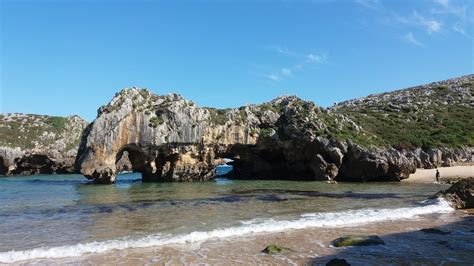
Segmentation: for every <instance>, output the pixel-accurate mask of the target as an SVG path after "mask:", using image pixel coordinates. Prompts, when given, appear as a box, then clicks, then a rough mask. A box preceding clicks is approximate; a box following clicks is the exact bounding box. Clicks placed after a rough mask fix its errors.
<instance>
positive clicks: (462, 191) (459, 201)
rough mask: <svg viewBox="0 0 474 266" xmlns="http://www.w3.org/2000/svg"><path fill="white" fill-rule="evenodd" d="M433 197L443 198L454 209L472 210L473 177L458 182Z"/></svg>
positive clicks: (473, 204) (473, 206)
mask: <svg viewBox="0 0 474 266" xmlns="http://www.w3.org/2000/svg"><path fill="white" fill-rule="evenodd" d="M435 197H443V198H445V199H446V200H447V201H448V202H449V204H450V205H451V206H452V207H453V208H455V209H469V208H474V177H471V178H467V179H464V180H460V181H458V182H456V183H455V184H453V185H452V186H451V187H450V188H448V189H447V190H444V191H440V192H438V193H437V194H436V195H435Z"/></svg>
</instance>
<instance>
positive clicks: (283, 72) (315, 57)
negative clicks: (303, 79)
mask: <svg viewBox="0 0 474 266" xmlns="http://www.w3.org/2000/svg"><path fill="white" fill-rule="evenodd" d="M272 50H273V51H274V52H276V53H279V54H284V55H287V56H291V57H294V58H298V59H299V61H297V62H296V63H295V64H294V65H292V66H285V67H282V68H280V70H279V71H278V72H274V73H270V74H265V75H263V76H264V77H265V78H267V79H269V80H271V81H281V80H282V79H283V78H285V77H291V76H294V74H295V72H300V71H303V70H304V68H305V67H307V66H308V65H311V64H322V63H324V62H325V61H326V56H325V55H320V54H316V53H308V54H304V53H298V52H294V51H290V50H288V49H286V48H283V47H281V46H272Z"/></svg>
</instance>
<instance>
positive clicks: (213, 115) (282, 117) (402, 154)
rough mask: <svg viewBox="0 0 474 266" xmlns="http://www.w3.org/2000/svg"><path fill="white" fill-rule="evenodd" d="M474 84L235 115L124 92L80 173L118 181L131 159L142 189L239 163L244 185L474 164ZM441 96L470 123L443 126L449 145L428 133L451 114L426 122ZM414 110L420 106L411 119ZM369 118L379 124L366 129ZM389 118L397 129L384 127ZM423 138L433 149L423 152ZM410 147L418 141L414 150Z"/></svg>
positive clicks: (96, 126)
mask: <svg viewBox="0 0 474 266" xmlns="http://www.w3.org/2000/svg"><path fill="white" fill-rule="evenodd" d="M473 80H474V76H467V77H462V78H460V79H455V80H451V81H447V82H445V83H441V84H442V85H443V86H446V87H442V88H440V87H439V86H441V85H439V84H438V85H436V86H435V85H427V86H425V87H421V88H418V87H417V88H415V89H411V90H405V91H397V92H394V93H393V94H382V95H378V96H370V97H369V98H367V99H363V100H355V101H352V102H346V103H342V104H340V105H337V106H335V107H332V108H329V109H323V108H320V107H317V106H316V105H315V104H314V103H312V102H309V101H304V100H301V99H299V98H298V97H295V96H282V97H279V98H276V99H275V100H273V101H270V102H268V103H264V104H260V105H248V106H244V107H240V108H236V109H213V108H200V107H198V106H196V105H195V104H194V103H193V102H192V101H188V100H186V99H184V98H182V97H181V96H179V95H176V94H170V95H165V96H158V95H155V94H153V93H152V92H150V91H148V90H146V89H138V88H130V89H124V90H122V91H121V92H120V93H117V94H116V95H115V97H114V98H113V99H112V100H111V102H110V103H109V104H108V105H106V106H102V107H101V108H99V110H98V116H97V118H96V120H95V121H94V122H93V123H92V124H91V125H90V126H89V127H88V128H87V129H86V130H85V131H84V135H83V138H82V141H81V146H80V148H79V152H78V156H77V159H76V164H77V168H78V169H81V173H82V174H84V175H85V176H86V177H87V178H89V179H92V180H94V181H95V182H97V183H112V182H114V181H115V177H116V174H117V173H118V172H120V171H122V169H121V166H118V164H121V161H122V158H123V154H125V153H126V154H127V157H128V160H129V162H130V166H129V167H130V168H131V169H132V170H133V171H134V172H140V173H142V178H143V180H144V181H203V180H208V179H210V178H213V177H215V175H216V173H215V169H216V166H217V165H219V164H223V159H224V158H230V159H232V160H233V162H232V165H233V171H232V172H231V173H230V174H229V176H230V177H232V178H239V179H287V180H332V179H335V180H338V181H397V180H401V179H404V178H408V176H409V175H410V174H411V173H413V172H414V171H415V170H416V168H417V167H425V168H432V167H437V166H443V165H455V164H464V163H466V164H467V163H472V153H473V146H472V143H471V142H472V139H470V137H469V136H470V135H469V134H472V131H466V128H467V129H470V128H471V127H472V126H473V125H472V121H471V119H470V118H469V119H466V118H468V117H469V116H470V115H471V114H473V107H472V106H471V105H470V104H469V103H467V104H466V101H467V102H469V100H470V98H469V97H470V96H469V97H468V94H469V95H470V90H471V89H472V84H473ZM442 93H446V95H444V96H443V97H444V98H446V97H447V96H449V97H448V98H449V99H450V100H449V103H448V105H450V106H449V108H451V109H452V108H454V109H453V110H455V111H456V114H458V113H457V112H460V113H459V115H462V117H461V118H459V117H453V119H456V121H458V120H462V119H465V121H464V120H462V122H463V123H464V125H465V126H464V127H458V125H457V124H455V125H451V123H447V124H444V122H443V121H445V120H440V121H439V123H440V124H438V126H440V125H442V126H443V128H448V129H452V130H450V131H449V132H450V134H451V135H453V136H452V138H451V137H449V138H448V137H446V138H445V142H443V138H442V137H439V136H438V135H437V134H439V133H440V132H434V133H433V132H431V130H432V128H430V127H427V128H426V127H425V124H426V123H427V121H430V119H431V118H430V117H434V118H433V119H435V120H436V121H438V120H437V119H438V118H439V117H438V116H439V115H441V113H442V117H443V118H444V119H446V118H447V117H446V116H447V115H449V114H451V113H450V112H445V111H444V110H443V109H439V110H438V111H439V112H434V113H432V116H430V114H427V113H426V112H427V110H428V109H427V108H428V107H429V106H431V105H434V104H439V101H440V100H439V98H440V96H439V95H440V94H442ZM410 95H412V96H413V97H415V98H417V97H418V98H419V97H420V95H421V96H424V97H426V99H425V98H421V99H418V98H417V99H410ZM414 101H415V103H413V102H414ZM418 101H420V104H418ZM401 103H404V104H403V105H402V104H401ZM428 103H429V104H428ZM430 104H431V105H430ZM412 105H413V106H421V107H416V108H414V110H415V109H416V111H413V112H412V111H410V110H411V109H409V107H410V106H412ZM387 106H388V107H387ZM390 106H391V107H390ZM394 106H398V107H397V108H398V109H397V108H395V107H394ZM407 108H408V109H407ZM417 108H418V109H417ZM429 108H432V107H429ZM392 109H393V110H401V111H393V110H392ZM404 110H405V111H404ZM441 111H443V112H441ZM461 113H462V114H461ZM369 114H370V115H373V116H374V117H376V118H377V119H379V118H380V119H381V120H380V121H379V120H370V119H368V120H367V119H366V118H367V117H371V116H369ZM390 116H392V118H393V119H394V121H388V122H387V123H385V122H386V121H385V120H383V119H386V117H390ZM364 119H365V120H364ZM400 119H402V120H403V121H408V120H409V119H412V120H410V121H411V122H410V126H411V127H417V128H416V130H415V129H414V130H413V132H415V133H413V134H415V135H413V136H412V135H407V136H406V135H404V134H402V133H403V132H405V131H404V127H405V126H406V125H405V124H404V123H402V122H399V120H400ZM426 119H428V120H426ZM377 121H378V122H377ZM384 121H385V122H384ZM375 122H377V123H379V124H375V125H374V124H373V123H375ZM407 123H408V122H407ZM394 127H398V128H394ZM450 127H451V128H450ZM423 130H424V131H423ZM453 130H454V132H453ZM392 131H394V132H392ZM397 131H398V132H397ZM385 132H390V134H389V133H387V134H385ZM409 132H410V134H412V131H409ZM393 133H395V135H393ZM416 134H420V136H424V137H422V140H423V141H425V142H426V143H425V144H426V145H425V144H423V145H418V144H417V142H416V141H418V140H419V137H418V135H416ZM451 135H450V136H451ZM397 136H398V138H397ZM411 138H413V139H414V140H416V141H412V142H409V143H408V142H406V141H411ZM458 142H461V144H463V145H460V144H459V143H458ZM428 144H432V145H431V146H430V145H428ZM433 145H438V146H433ZM456 146H457V147H456Z"/></svg>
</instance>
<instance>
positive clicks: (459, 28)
mask: <svg viewBox="0 0 474 266" xmlns="http://www.w3.org/2000/svg"><path fill="white" fill-rule="evenodd" d="M452 29H453V30H454V31H455V32H457V33H459V34H461V35H464V36H465V37H467V38H472V37H471V36H470V35H469V34H468V33H467V32H466V30H465V29H464V27H462V26H461V25H460V24H459V23H457V24H454V26H453V27H452Z"/></svg>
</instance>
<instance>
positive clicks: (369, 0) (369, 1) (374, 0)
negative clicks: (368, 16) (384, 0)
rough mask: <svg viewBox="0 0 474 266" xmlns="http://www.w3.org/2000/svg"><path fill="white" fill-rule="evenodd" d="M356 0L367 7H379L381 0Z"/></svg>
mask: <svg viewBox="0 0 474 266" xmlns="http://www.w3.org/2000/svg"><path fill="white" fill-rule="evenodd" d="M355 2H356V3H357V4H359V5H361V6H363V7H365V8H370V9H379V7H380V3H379V0H355Z"/></svg>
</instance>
